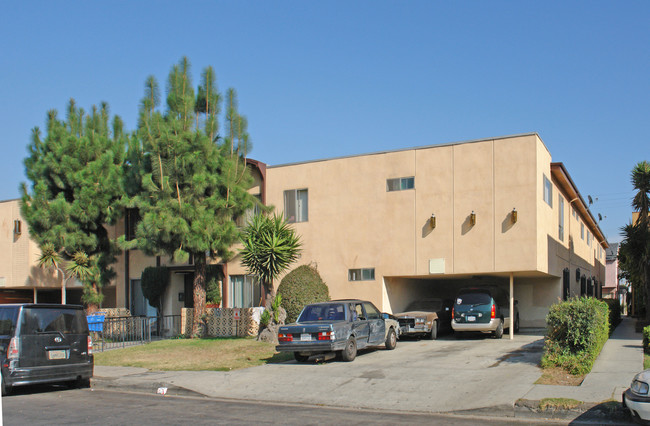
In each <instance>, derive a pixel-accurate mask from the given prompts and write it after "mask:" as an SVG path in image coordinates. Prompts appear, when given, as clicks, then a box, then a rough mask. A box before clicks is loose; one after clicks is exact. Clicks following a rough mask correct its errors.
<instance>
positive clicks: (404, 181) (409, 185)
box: [386, 176, 415, 192]
mask: <svg viewBox="0 0 650 426" xmlns="http://www.w3.org/2000/svg"><path fill="white" fill-rule="evenodd" d="M413 188H415V178H414V177H413V176H411V177H403V178H395V179H387V180H386V191H388V192H391V191H404V190H406V189H413Z"/></svg>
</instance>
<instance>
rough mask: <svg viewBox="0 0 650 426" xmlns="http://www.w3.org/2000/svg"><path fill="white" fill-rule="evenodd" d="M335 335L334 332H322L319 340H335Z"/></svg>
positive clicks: (319, 334)
mask: <svg viewBox="0 0 650 426" xmlns="http://www.w3.org/2000/svg"><path fill="white" fill-rule="evenodd" d="M334 338H335V335H334V332H333V331H321V332H320V333H318V340H334Z"/></svg>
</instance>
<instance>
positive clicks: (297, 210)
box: [284, 189, 309, 223]
mask: <svg viewBox="0 0 650 426" xmlns="http://www.w3.org/2000/svg"><path fill="white" fill-rule="evenodd" d="M308 204H309V195H308V193H307V190H306V189H290V190H288V191H284V218H285V219H286V220H287V222H289V223H295V222H307V220H308V211H309V207H308Z"/></svg>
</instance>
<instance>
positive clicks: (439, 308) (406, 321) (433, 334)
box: [395, 298, 454, 340]
mask: <svg viewBox="0 0 650 426" xmlns="http://www.w3.org/2000/svg"><path fill="white" fill-rule="evenodd" d="M453 306H454V301H453V300H450V299H439V298H430V299H421V300H415V301H413V302H411V303H409V305H408V306H407V307H406V310H405V311H404V312H401V313H398V314H395V316H396V317H397V320H398V321H399V326H400V331H401V334H402V336H414V337H426V338H428V339H431V340H435V339H437V338H438V334H439V333H440V332H441V331H451V310H452V308H453Z"/></svg>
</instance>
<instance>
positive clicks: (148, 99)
mask: <svg viewBox="0 0 650 426" xmlns="http://www.w3.org/2000/svg"><path fill="white" fill-rule="evenodd" d="M232 93H233V99H234V91H232ZM219 104H220V95H219V93H218V92H217V88H216V78H215V75H214V71H213V69H212V68H210V67H209V68H206V70H205V71H204V72H203V74H202V79H201V84H200V85H199V87H198V90H197V93H196V95H195V92H194V89H193V88H192V81H191V76H190V64H189V61H188V60H187V58H183V59H182V60H181V61H180V63H179V64H178V65H174V66H173V67H172V69H171V71H170V73H169V77H168V82H167V109H166V110H165V112H164V113H161V112H160V111H159V110H158V107H159V95H158V85H157V83H156V80H155V78H153V77H149V78H148V79H147V81H146V84H145V96H144V98H143V100H142V103H141V109H140V120H139V125H138V131H137V136H138V140H139V145H138V144H135V145H136V146H134V149H135V150H136V151H137V150H139V149H141V150H142V155H141V162H142V164H141V166H140V168H141V172H140V176H141V187H142V190H141V191H139V193H138V194H137V195H135V196H134V197H133V199H132V201H131V204H132V205H133V206H134V207H136V208H138V210H139V213H140V217H141V221H140V222H139V223H138V225H137V228H136V239H135V240H134V241H133V242H132V243H131V244H132V245H133V246H137V247H138V248H140V249H141V250H143V251H144V252H145V253H147V254H149V255H160V254H167V255H170V256H173V258H174V260H175V261H177V262H187V261H188V259H189V258H190V257H191V258H192V260H193V263H194V267H195V273H194V284H193V293H194V318H193V324H194V326H193V334H194V335H201V334H203V331H204V330H202V329H201V324H202V317H203V315H204V313H205V303H206V264H207V260H208V257H211V258H220V259H222V260H227V259H228V258H229V257H230V256H231V255H232V254H233V253H232V252H231V246H232V245H233V244H234V243H235V242H237V241H238V239H239V236H240V230H239V228H238V227H237V226H236V224H235V220H236V219H237V218H239V217H241V216H243V215H244V213H245V212H246V210H247V209H249V208H251V207H252V206H253V203H254V197H253V196H251V195H250V194H249V193H248V188H250V186H251V184H252V178H251V176H250V174H249V173H248V170H247V168H246V165H245V156H246V154H247V149H246V147H247V142H246V143H245V142H244V140H246V141H247V140H248V135H247V134H246V131H245V119H244V118H243V117H241V116H240V115H239V114H238V112H237V110H236V106H234V107H232V110H231V105H232V103H229V104H228V106H229V114H230V115H229V117H232V121H233V123H235V126H236V128H232V126H231V128H232V131H231V134H229V136H228V137H227V138H221V137H219V133H218V131H219V129H218V115H219V111H220V110H219V106H220V105H219ZM229 123H230V121H229ZM237 129H239V130H237ZM234 144H237V148H236V149H235V148H233V146H234ZM129 158H131V155H130V154H129ZM133 158H137V155H134V156H133Z"/></svg>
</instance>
